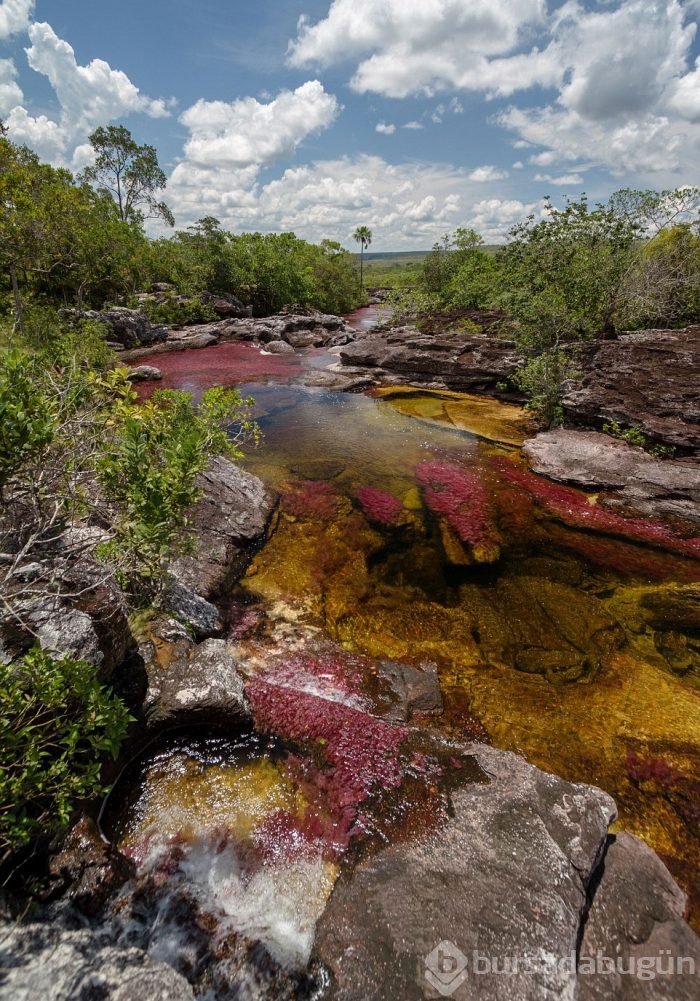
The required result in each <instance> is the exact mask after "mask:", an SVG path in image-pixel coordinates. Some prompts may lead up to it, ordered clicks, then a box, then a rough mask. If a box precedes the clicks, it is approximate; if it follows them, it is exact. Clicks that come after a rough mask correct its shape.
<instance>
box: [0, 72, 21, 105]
mask: <svg viewBox="0 0 700 1001" xmlns="http://www.w3.org/2000/svg"><path fill="white" fill-rule="evenodd" d="M16 76H17V69H16V67H15V64H14V63H13V62H12V60H11V59H0V115H1V116H3V117H4V116H5V115H6V114H7V112H8V111H10V109H11V108H14V107H15V105H17V104H19V102H20V101H21V100H22V97H23V95H22V91H21V90H20V88H19V86H18V85H17V82H16V79H15V78H16Z"/></svg>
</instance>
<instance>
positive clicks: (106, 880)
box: [49, 815, 136, 917]
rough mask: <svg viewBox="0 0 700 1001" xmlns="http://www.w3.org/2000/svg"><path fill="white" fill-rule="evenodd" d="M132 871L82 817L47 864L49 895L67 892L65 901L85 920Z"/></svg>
mask: <svg viewBox="0 0 700 1001" xmlns="http://www.w3.org/2000/svg"><path fill="white" fill-rule="evenodd" d="M135 872H136V868H135V866H134V863H133V862H132V861H131V860H130V859H128V858H127V857H126V856H125V855H122V854H121V852H118V851H117V850H116V848H114V847H113V846H112V845H111V844H109V843H107V842H106V841H104V840H103V839H102V837H101V836H100V832H99V831H98V829H97V825H96V824H95V822H94V820H91V819H90V818H89V817H87V816H85V815H83V816H82V817H81V818H80V820H79V821H78V823H77V824H75V825H74V827H73V828H72V829H71V830H70V831H69V833H68V835H67V836H66V838H65V839H64V842H63V845H62V846H61V850H60V851H59V852H58V853H56V854H55V855H52V856H51V859H50V861H49V879H50V883H51V890H52V892H53V893H56V892H57V891H60V890H61V889H63V888H65V889H67V899H68V900H69V901H70V903H71V904H72V905H73V906H74V907H76V908H77V909H78V910H79V911H80V912H81V914H86V915H87V916H88V917H96V916H97V915H98V914H99V913H100V912H101V911H102V909H103V908H104V906H105V905H106V903H107V901H108V900H109V899H110V898H111V897H112V896H113V895H114V894H115V893H116V892H117V891H118V890H119V889H120V888H121V887H122V886H123V884H124V883H126V881H127V880H128V879H131V878H132V876H134V875H135Z"/></svg>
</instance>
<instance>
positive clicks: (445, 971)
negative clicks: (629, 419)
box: [425, 940, 468, 997]
mask: <svg viewBox="0 0 700 1001" xmlns="http://www.w3.org/2000/svg"><path fill="white" fill-rule="evenodd" d="M467 966H468V960H467V957H466V956H465V955H464V953H463V952H460V950H459V949H458V948H457V946H456V945H455V944H454V942H448V941H447V940H445V941H444V942H440V944H439V945H436V946H435V948H434V949H433V951H432V952H431V953H429V954H428V955H427V956H426V957H425V979H426V980H427V981H428V983H429V984H430V985H431V986H432V987H434V988H435V990H436V991H439V993H440V994H442V996H443V997H449V996H450V994H454V992H455V991H456V990H457V988H458V987H461V986H462V984H463V983H464V981H465V980H466V979H467Z"/></svg>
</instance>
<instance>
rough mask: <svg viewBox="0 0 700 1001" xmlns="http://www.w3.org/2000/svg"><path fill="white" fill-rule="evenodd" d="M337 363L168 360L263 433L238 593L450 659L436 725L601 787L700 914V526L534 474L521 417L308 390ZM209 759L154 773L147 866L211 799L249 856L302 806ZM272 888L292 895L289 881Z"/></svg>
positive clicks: (383, 642) (254, 464)
mask: <svg viewBox="0 0 700 1001" xmlns="http://www.w3.org/2000/svg"><path fill="white" fill-rule="evenodd" d="M335 360H336V359H334V358H332V357H330V356H328V355H327V354H325V353H324V352H322V351H314V350H310V351H308V352H307V353H306V354H303V353H297V354H295V355H293V356H272V355H265V354H263V353H261V352H260V351H259V350H258V349H257V348H255V347H254V346H252V345H250V344H225V345H222V346H219V347H214V348H208V349H206V350H201V351H188V352H183V353H181V354H172V355H164V356H162V357H161V358H160V359H159V366H160V368H161V369H162V371H163V376H164V378H163V383H162V384H161V385H164V386H172V387H175V388H178V389H185V390H189V391H191V392H193V393H194V394H195V395H196V394H197V393H198V392H201V390H203V389H204V388H206V387H207V386H211V385H238V386H240V388H241V389H242V391H243V392H244V393H251V394H253V396H254V397H255V401H256V415H257V419H258V421H259V423H260V425H261V427H262V429H263V431H264V434H265V439H264V443H263V444H262V445H261V447H260V448H258V449H257V450H255V451H253V452H251V453H249V454H248V455H247V456H246V458H245V459H244V460H243V465H244V466H245V468H247V469H249V470H250V471H252V472H254V473H256V474H257V475H258V476H260V477H261V478H262V479H263V480H264V481H265V482H266V483H268V484H269V485H270V486H272V487H274V488H275V489H276V490H277V491H278V492H279V493H280V494H281V502H280V510H279V514H278V515H277V516H276V519H275V521H274V524H273V528H272V530H271V532H270V534H269V538H268V539H267V541H266V543H265V544H264V545H263V546H262V548H261V549H260V551H259V552H257V553H256V555H255V556H254V558H253V559H252V562H251V563H250V566H249V567H248V570H247V572H246V574H245V577H244V578H243V580H242V581H241V583H240V585H239V586H238V588H237V589H236V593H235V595H232V600H233V599H234V598H235V600H236V601H238V602H239V603H240V602H241V601H243V602H244V603H252V604H253V605H255V606H256V607H259V608H261V609H262V610H263V611H264V612H265V613H266V614H268V615H269V616H270V617H271V618H272V619H273V620H274V621H276V622H278V623H279V622H285V621H286V622H289V623H295V624H302V625H304V626H308V627H311V628H313V629H315V630H316V631H317V633H318V634H319V635H321V636H323V637H325V638H326V639H327V640H328V641H329V642H331V643H334V644H337V645H338V647H340V648H342V649H343V650H345V651H347V652H348V653H349V654H353V655H358V656H364V655H366V656H368V657H371V658H377V659H379V660H390V661H396V662H402V663H409V664H415V665H426V664H427V665H431V669H432V666H433V665H434V667H435V669H436V670H437V675H438V678H439V682H440V687H441V690H442V694H443V698H444V712H443V714H442V715H441V716H438V717H435V718H433V719H431V726H432V727H435V728H437V729H438V730H441V731H442V732H443V733H444V734H446V735H449V736H452V737H454V736H460V735H467V736H470V735H474V734H481V735H487V739H489V740H490V741H491V742H492V743H493V744H494V745H496V746H497V747H501V748H505V749H509V750H514V751H517V752H519V753H521V754H523V755H524V756H525V757H526V758H527V759H528V760H530V761H532V762H533V763H535V764H537V765H538V766H540V767H542V768H544V769H546V770H549V771H553V772H556V773H558V774H560V775H562V776H564V777H565V778H568V779H571V780H575V781H584V782H591V783H594V784H596V785H599V786H601V787H602V788H604V789H606V790H607V791H608V792H610V793H611V794H612V795H613V796H614V797H615V799H616V801H617V803H618V807H619V811H620V826H622V827H625V828H626V829H628V830H630V831H632V832H633V833H635V834H638V835H640V836H641V837H643V838H644V839H645V840H646V841H647V842H648V843H649V844H651V845H652V847H654V849H655V850H656V851H657V852H658V853H659V854H660V855H661V856H662V857H663V858H664V860H665V861H666V862H667V864H668V865H669V867H670V868H671V869H672V871H673V872H674V874H675V875H676V877H677V878H678V879H679V881H680V882H681V883H682V884H683V885H684V887H685V888H686V890H688V891H690V892H691V894H693V895H694V897H695V900H696V905H697V899H698V897H697V895H698V886H699V885H700V883H699V879H698V865H699V864H700V833H699V829H700V781H699V780H698V778H697V776H698V775H699V774H700V767H699V766H700V685H699V682H700V667H699V657H698V649H699V647H700V644H699V643H698V633H697V623H695V622H694V621H693V620H692V611H691V610H690V608H691V605H692V600H691V597H692V593H693V591H694V586H695V585H696V584H697V582H698V581H699V580H700V543H699V542H698V540H697V539H694V538H693V537H692V532H690V531H689V530H688V527H687V526H681V525H677V526H673V527H671V528H669V527H667V526H662V525H655V524H653V523H648V522H642V521H638V520H636V519H634V518H630V517H627V518H626V517H624V516H623V515H622V514H621V513H620V512H617V511H615V510H612V509H610V508H606V507H604V506H603V505H602V504H601V503H600V500H601V499H600V498H597V497H594V496H587V495H586V494H584V493H582V492H580V491H575V490H570V489H568V488H564V487H559V486H556V485H554V484H550V483H548V482H547V481H546V480H542V479H540V478H539V477H536V476H534V475H532V474H530V473H529V472H528V471H527V470H526V469H525V468H524V466H523V465H522V463H521V461H520V459H519V455H518V446H519V444H520V443H521V442H522V440H523V439H524V438H525V437H528V436H529V435H530V434H531V433H532V430H533V429H532V427H531V425H530V424H529V423H528V420H527V418H526V416H525V415H524V414H523V412H522V411H521V410H520V409H519V408H517V407H514V406H511V405H506V404H501V403H497V402H494V401H491V400H487V399H485V398H482V397H470V396H466V395H464V394H456V393H431V392H428V391H423V390H419V389H410V388H397V389H392V390H381V391H374V392H372V393H369V394H365V395H361V394H341V393H334V392H328V391H326V390H323V389H318V388H308V387H305V386H304V385H302V384H300V383H301V381H302V376H303V372H304V370H306V369H308V367H324V366H326V365H328V364H329V362H334V361H335ZM348 711H349V710H348ZM202 753H203V752H201V750H200V751H197V752H196V753H195V752H192V753H190V754H189V756H188V754H187V753H185V751H184V750H183V749H180V750H177V753H174V752H173V754H168V755H167V756H166V758H167V761H169V762H170V763H169V764H168V765H167V767H166V766H164V764H163V762H164V760H166V759H163V758H157V759H156V760H155V761H154V762H153V763H152V765H151V766H149V768H150V771H149V770H148V769H146V772H145V773H144V776H142V788H143V790H145V791H144V792H143V794H142V796H141V799H140V801H139V804H140V805H138V807H137V808H136V809H135V812H134V814H133V816H132V820H131V822H130V825H129V824H127V827H126V833H123V837H124V844H125V845H126V846H127V847H129V845H131V848H132V849H133V851H135V852H137V853H138V850H139V849H138V844H139V837H140V836H142V835H143V831H144V829H146V828H148V827H149V824H150V826H151V828H153V826H154V825H155V826H156V827H160V828H161V829H162V828H163V825H164V824H165V825H166V826H167V825H170V827H169V828H168V829H169V830H170V829H171V828H172V831H177V830H179V831H180V836H181V837H182V838H183V839H184V840H187V838H188V837H190V838H192V837H194V836H195V835H196V836H200V834H201V832H200V834H198V832H197V831H196V830H193V829H192V824H193V822H194V821H193V819H192V818H193V817H194V818H199V820H198V821H197V823H199V822H201V823H203V824H204V826H205V827H206V826H207V824H208V821H207V819H206V815H207V810H209V809H210V808H211V803H210V800H211V799H212V797H213V800H214V802H215V803H216V804H218V805H217V809H218V810H219V811H220V812H222V811H223V815H224V817H225V818H227V819H226V824H227V825H228V827H233V828H236V826H238V829H239V831H240V832H242V833H241V837H242V838H243V841H245V835H246V830H247V829H252V827H254V826H255V823H256V820H255V818H256V817H257V813H256V811H258V812H259V811H260V810H262V809H263V807H264V803H265V802H267V804H268V807H269V805H270V802H272V805H273V806H274V807H275V809H278V808H280V804H282V805H283V806H284V809H285V810H287V811H288V812H289V811H292V812H293V811H294V810H295V809H296V810H297V812H301V814H303V813H304V810H305V809H306V807H304V806H302V807H300V806H299V803H298V802H297V804H296V806H295V805H294V802H295V796H298V795H299V793H298V788H297V786H295V785H294V780H293V779H292V778H290V775H289V774H288V773H287V772H286V771H285V766H284V765H281V764H280V762H279V760H278V759H275V758H274V756H273V757H272V758H270V757H269V756H268V757H267V758H265V757H264V756H263V758H261V759H256V760H257V764H254V765H253V764H251V763H250V761H248V759H247V758H246V755H245V754H244V755H243V759H241V758H240V756H239V757H236V754H233V755H232V759H231V761H230V762H229V763H228V764H226V763H223V764H222V762H221V761H220V760H219V758H217V754H218V753H219V752H218V751H216V753H214V756H213V760H212V762H211V763H210V767H209V770H208V771H207V769H206V768H204V767H203V765H202V761H203V760H204V759H203V758H202ZM247 753H248V752H247V751H246V754H247ZM204 757H205V758H206V755H205V756H204ZM173 762H174V764H173ZM173 775H175V776H176V778H177V782H175V784H173V782H174V780H173ZM203 775H205V776H207V777H206V778H205V781H204V786H203V785H202V782H203V778H202V777H203ZM297 779H298V775H297ZM205 787H206V788H205ZM235 788H237V789H238V790H239V793H240V789H242V788H243V789H247V790H248V791H249V795H248V796H247V802H248V806H247V807H246V809H247V810H248V814H247V815H246V817H243V816H242V815H241V813H240V810H239V807H238V806H236V805H235V803H231V802H229V803H228V806H226V805H224V806H222V805H221V804H222V803H224V804H225V803H226V802H227V796H228V795H229V793H230V795H231V796H238V795H239V793H234V792H233V790H234V789H235ZM207 789H208V790H209V791H206V790H207ZM295 789H296V790H297V791H296V792H295ZM183 790H184V792H183ZM212 790H213V791H212ZM266 797H267V798H268V799H267V800H266ZM270 797H271V799H270ZM183 803H184V806H183ZM173 804H175V805H173ZM207 804H209V805H207ZM261 804H263V805H261ZM275 804H276V805H275ZM154 817H155V818H156V819H154ZM251 817H252V819H251ZM164 818H165V819H164ZM202 818H204V820H202ZM188 825H189V827H188ZM246 825H248V828H246ZM195 827H196V824H195ZM210 827H211V825H210V824H209V828H210ZM139 832H140V833H139ZM188 832H189V833H188ZM201 836H203V835H201ZM134 846H136V848H135V847H134ZM336 861H337V859H334V858H330V857H328V854H326V856H325V857H324V858H321V857H319V858H316V859H308V858H307V859H306V861H305V864H308V865H309V866H311V867H312V870H313V874H314V879H313V880H311V882H312V883H314V885H316V886H317V887H318V886H320V887H322V892H321V891H319V893H320V896H319V894H317V895H316V896H313V895H310V896H309V895H308V894H307V897H308V901H309V913H308V922H307V925H308V927H310V928H313V920H314V915H315V914H316V913H317V912H318V909H319V907H322V904H323V899H325V898H324V893H325V892H326V890H329V888H330V886H332V881H333V878H334V877H333V872H334V870H333V867H334V866H335V864H336ZM191 865H192V866H195V863H194V862H192V863H191ZM313 867H315V868H313ZM287 875H288V874H287ZM307 875H308V874H307ZM285 878H286V877H285ZM290 878H291V877H290ZM294 878H295V879H302V881H303V878H302V876H299V875H298V874H297V876H295V877H294ZM304 885H306V884H304ZM309 885H310V884H309ZM229 892H230V894H231V899H232V901H233V902H234V903H232V904H231V906H230V908H229V910H231V911H234V910H236V907H237V908H238V911H239V912H243V913H244V914H247V904H246V898H245V893H244V890H243V889H242V885H239V884H238V883H235V880H234V883H233V884H231V886H230V887H229ZM265 893H268V894H271V895H272V896H273V897H274V896H275V894H276V895H277V896H278V898H279V899H282V900H283V899H284V890H283V889H280V887H279V886H277V887H275V886H274V885H271V886H267V887H266V888H265ZM322 898H323V899H322ZM234 904H235V906H234ZM226 906H228V904H227V905H226ZM696 909H697V906H696ZM283 911H284V908H283ZM241 920H243V919H241ZM247 920H250V921H252V922H253V923H254V921H255V919H254V918H250V919H248V918H245V920H243V926H244V927H248V926H247V925H246V924H245V921H247ZM281 920H283V919H281ZM302 924H303V922H302ZM307 925H304V928H307V931H308V927H307ZM305 934H306V932H305V931H304V930H303V929H302V930H301V931H299V930H298V929H297V931H296V932H294V934H292V933H291V932H288V931H285V930H284V929H282V930H280V929H279V928H277V929H276V930H274V931H273V932H272V933H271V938H270V936H268V938H269V940H270V941H272V942H273V944H274V943H276V944H275V946H274V947H275V948H276V949H277V952H278V953H279V954H280V955H282V956H283V955H284V953H285V949H292V950H294V949H296V950H297V955H298V956H301V957H302V958H303V956H304V955H305V954H306V952H307V950H308V945H309V941H308V935H306V937H304V936H305ZM295 935H296V936H297V938H295V937H294V936H295ZM290 936H291V937H290ZM290 943H291V944H290Z"/></svg>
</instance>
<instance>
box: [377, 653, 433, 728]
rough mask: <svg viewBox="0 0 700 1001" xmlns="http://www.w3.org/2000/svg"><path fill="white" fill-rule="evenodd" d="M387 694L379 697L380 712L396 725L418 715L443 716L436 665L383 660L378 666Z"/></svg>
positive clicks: (381, 694)
mask: <svg viewBox="0 0 700 1001" xmlns="http://www.w3.org/2000/svg"><path fill="white" fill-rule="evenodd" d="M377 673H378V676H379V679H380V680H381V681H382V682H384V683H385V690H384V691H383V692H381V693H380V695H379V697H378V703H379V705H378V712H379V714H380V715H382V716H385V717H386V719H388V720H390V721H391V722H396V723H406V722H408V721H409V720H410V719H412V718H413V716H414V715H415V713H439V712H442V708H443V703H442V693H441V691H440V682H439V681H438V676H437V666H436V665H435V664H428V663H425V664H421V666H420V667H413V666H412V665H410V664H397V663H395V662H394V661H390V660H383V661H379V662H378V664H377Z"/></svg>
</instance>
